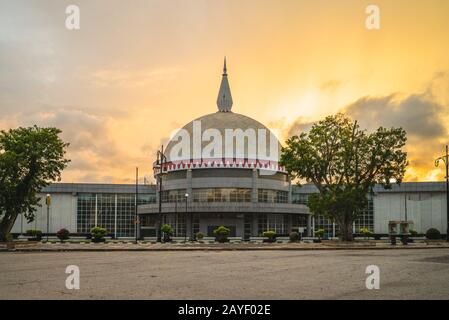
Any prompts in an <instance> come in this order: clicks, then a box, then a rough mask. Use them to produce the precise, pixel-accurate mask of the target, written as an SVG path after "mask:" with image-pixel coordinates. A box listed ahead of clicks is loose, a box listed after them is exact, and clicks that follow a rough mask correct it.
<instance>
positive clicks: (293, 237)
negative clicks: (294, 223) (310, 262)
mask: <svg viewBox="0 0 449 320" xmlns="http://www.w3.org/2000/svg"><path fill="white" fill-rule="evenodd" d="M289 237H290V241H291V242H296V241H298V240H299V233H298V232H290V235H289Z"/></svg>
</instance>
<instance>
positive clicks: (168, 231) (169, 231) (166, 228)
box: [161, 224, 173, 242]
mask: <svg viewBox="0 0 449 320" xmlns="http://www.w3.org/2000/svg"><path fill="white" fill-rule="evenodd" d="M161 231H162V232H163V233H164V239H163V240H164V242H171V240H172V239H171V236H172V235H173V228H172V227H171V226H170V225H169V224H164V225H163V226H162V227H161Z"/></svg>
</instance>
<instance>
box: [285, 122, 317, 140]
mask: <svg viewBox="0 0 449 320" xmlns="http://www.w3.org/2000/svg"><path fill="white" fill-rule="evenodd" d="M314 123H315V121H310V120H308V119H306V118H303V117H298V118H297V119H296V120H295V122H293V124H292V125H291V126H290V128H289V129H288V130H287V132H288V133H287V135H288V137H291V136H299V135H300V134H301V132H307V131H309V130H310V128H312V125H313V124H314Z"/></svg>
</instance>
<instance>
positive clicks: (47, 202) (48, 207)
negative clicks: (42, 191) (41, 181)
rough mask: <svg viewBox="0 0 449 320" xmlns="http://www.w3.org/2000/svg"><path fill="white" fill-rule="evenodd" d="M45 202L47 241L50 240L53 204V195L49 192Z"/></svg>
mask: <svg viewBox="0 0 449 320" xmlns="http://www.w3.org/2000/svg"><path fill="white" fill-rule="evenodd" d="M45 204H46V205H47V242H48V233H49V231H50V205H51V195H50V194H49V193H47V196H46V197H45Z"/></svg>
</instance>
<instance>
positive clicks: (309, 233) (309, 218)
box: [307, 214, 312, 237]
mask: <svg viewBox="0 0 449 320" xmlns="http://www.w3.org/2000/svg"><path fill="white" fill-rule="evenodd" d="M307 236H308V237H311V236H312V215H311V214H309V215H307Z"/></svg>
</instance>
